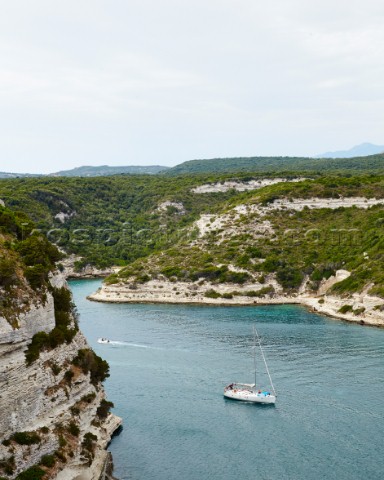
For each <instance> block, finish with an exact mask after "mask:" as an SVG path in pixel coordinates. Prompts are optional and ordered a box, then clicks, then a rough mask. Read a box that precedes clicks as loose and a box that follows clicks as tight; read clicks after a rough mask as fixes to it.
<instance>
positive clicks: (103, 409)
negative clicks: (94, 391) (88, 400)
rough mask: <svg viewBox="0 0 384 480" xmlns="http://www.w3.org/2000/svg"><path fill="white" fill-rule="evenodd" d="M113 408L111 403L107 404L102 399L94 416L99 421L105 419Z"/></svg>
mask: <svg viewBox="0 0 384 480" xmlns="http://www.w3.org/2000/svg"><path fill="white" fill-rule="evenodd" d="M113 407H114V405H113V403H112V402H108V401H107V400H105V399H104V398H103V399H102V400H101V402H100V405H99V407H98V408H97V410H96V415H97V416H98V417H99V418H101V419H103V418H107V417H108V414H109V410H110V409H111V408H113Z"/></svg>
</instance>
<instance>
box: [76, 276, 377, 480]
mask: <svg viewBox="0 0 384 480" xmlns="http://www.w3.org/2000/svg"><path fill="white" fill-rule="evenodd" d="M69 284H70V287H71V289H72V292H73V295H74V300H75V303H76V305H77V308H78V311H79V313H80V327H81V329H82V331H83V332H84V334H85V336H86V337H87V339H88V341H89V343H90V344H91V346H92V347H93V348H94V349H95V351H96V353H98V354H99V355H101V356H102V357H103V358H105V359H106V360H107V361H108V362H109V364H110V367H111V376H110V378H109V379H108V380H107V381H106V383H105V387H106V390H107V393H108V398H109V399H110V400H111V401H113V402H114V404H115V409H114V411H115V413H116V414H117V415H119V416H121V417H122V418H123V422H124V429H123V431H122V433H121V434H120V435H119V436H118V437H116V438H115V439H114V440H113V441H112V444H111V446H110V450H111V451H112V454H113V456H114V463H115V475H116V477H117V478H119V479H135V480H148V479H152V478H153V479H155V478H156V479H160V480H163V479H164V480H166V479H172V480H173V479H180V478H182V479H185V480H195V479H213V480H216V479H217V480H219V479H220V480H223V479H225V480H227V479H228V480H230V479H234V478H243V479H251V478H259V479H266V480H275V479H276V480H277V479H279V480H280V479H289V480H301V479H303V480H304V479H309V478H310V479H316V480H317V479H322V478H324V479H338V480H344V479H345V480H347V479H348V480H350V479H356V480H357V479H361V478H364V479H379V478H382V472H383V471H384V460H383V455H382V441H383V418H384V402H383V400H382V399H383V398H384V330H383V329H373V328H365V327H362V326H360V325H355V324H350V323H348V324H347V323H344V322H341V321H338V320H333V319H330V318H327V317H323V316H320V315H316V314H314V313H311V312H308V311H307V310H306V309H305V308H303V307H298V306H294V305H278V306H257V307H237V308H231V307H209V306H190V305H151V304H103V303H96V302H90V301H88V300H86V296H87V295H89V294H90V293H91V292H94V291H95V290H96V289H97V288H98V287H99V286H100V280H73V281H70V282H69ZM254 323H256V325H257V328H258V331H259V334H260V336H261V337H262V341H263V345H264V350H265V354H266V357H267V360H268V366H269V368H270V370H271V373H272V377H273V380H274V383H275V387H276V390H277V394H278V397H277V403H276V406H274V407H273V406H272V407H271V406H261V405H253V404H246V403H238V402H234V401H231V400H227V399H225V398H224V397H223V388H224V386H225V385H226V384H227V383H229V382H232V381H245V382H246V381H252V375H253V374H252V369H253V365H252V352H251V348H250V347H251V345H252V344H253V336H252V325H253V324H254ZM99 337H108V338H110V339H111V340H113V341H114V342H116V343H113V344H111V345H100V344H98V343H97V338H99ZM261 375H262V372H261Z"/></svg>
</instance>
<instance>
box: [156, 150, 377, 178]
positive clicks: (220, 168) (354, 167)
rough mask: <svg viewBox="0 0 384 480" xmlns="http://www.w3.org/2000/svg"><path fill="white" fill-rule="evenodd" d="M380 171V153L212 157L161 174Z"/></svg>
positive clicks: (344, 172) (193, 161) (348, 172)
mask: <svg viewBox="0 0 384 480" xmlns="http://www.w3.org/2000/svg"><path fill="white" fill-rule="evenodd" d="M383 171H384V154H378V155H371V156H369V157H355V158H351V159H345V158H340V159H326V158H306V157H237V158H213V159H210V160H189V161H187V162H184V163H181V164H180V165H176V166H175V167H172V168H170V169H169V170H167V171H166V172H165V175H188V174H202V173H204V174H207V173H218V174H219V173H222V174H223V173H231V172H232V173H240V172H241V173H245V172H249V173H255V174H256V173H257V174H267V173H268V174H280V175H281V174H286V173H296V174H297V173H299V172H300V173H301V174H311V173H312V174H313V173H317V174H319V173H321V174H327V173H332V174H335V173H339V174H361V173H381V172H383Z"/></svg>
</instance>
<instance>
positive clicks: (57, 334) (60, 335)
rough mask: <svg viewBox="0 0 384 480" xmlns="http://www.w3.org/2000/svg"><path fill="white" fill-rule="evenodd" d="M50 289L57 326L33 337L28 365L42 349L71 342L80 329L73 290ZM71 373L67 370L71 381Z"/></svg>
mask: <svg viewBox="0 0 384 480" xmlns="http://www.w3.org/2000/svg"><path fill="white" fill-rule="evenodd" d="M50 290H51V292H52V295H53V299H54V307H55V328H54V329H53V330H51V331H50V332H49V333H45V332H38V333H36V334H35V335H34V336H33V337H32V342H31V343H30V344H29V345H28V348H27V350H26V352H25V359H26V362H27V365H31V364H32V363H33V362H34V361H35V360H37V359H38V358H39V356H40V352H41V351H42V350H50V349H52V348H56V347H57V346H59V345H61V344H63V343H65V342H66V343H70V342H71V341H72V339H73V338H74V336H75V335H76V333H77V331H78V325H77V321H76V319H77V314H76V311H75V307H74V304H73V303H72V300H71V292H70V291H69V290H68V289H67V288H65V287H61V288H54V287H50ZM57 368H58V367H57V366H56V367H55V371H56V372H57V371H58V370H57ZM53 370H54V369H53V368H52V371H53ZM71 374H72V372H70V373H68V372H66V374H65V375H66V379H67V381H68V382H69V383H70V380H71V379H70V378H69V376H70V375H71ZM72 375H73V374H72Z"/></svg>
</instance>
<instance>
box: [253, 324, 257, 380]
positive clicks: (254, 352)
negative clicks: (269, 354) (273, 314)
mask: <svg viewBox="0 0 384 480" xmlns="http://www.w3.org/2000/svg"><path fill="white" fill-rule="evenodd" d="M253 366H254V369H255V389H256V331H255V327H253Z"/></svg>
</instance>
